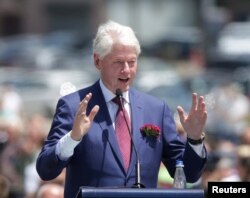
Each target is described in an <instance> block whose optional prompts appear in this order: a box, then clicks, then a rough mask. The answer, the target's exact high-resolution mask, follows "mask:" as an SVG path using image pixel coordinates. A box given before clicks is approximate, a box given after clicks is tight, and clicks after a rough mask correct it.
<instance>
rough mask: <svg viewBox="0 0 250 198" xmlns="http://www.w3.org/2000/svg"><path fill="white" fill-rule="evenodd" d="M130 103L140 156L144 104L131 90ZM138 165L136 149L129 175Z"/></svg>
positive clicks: (135, 141)
mask: <svg viewBox="0 0 250 198" xmlns="http://www.w3.org/2000/svg"><path fill="white" fill-rule="evenodd" d="M130 102H131V120H132V135H133V140H134V144H135V147H136V150H137V152H138V155H139V153H140V147H139V146H140V145H141V141H142V138H141V137H142V136H141V132H140V127H141V126H142V125H143V108H142V106H143V104H142V100H141V98H140V95H138V94H136V92H135V91H134V90H133V89H131V90H130ZM136 163H137V156H136V152H135V150H134V148H132V153H131V161H130V166H129V170H128V175H130V174H131V173H132V172H133V171H135V166H136Z"/></svg>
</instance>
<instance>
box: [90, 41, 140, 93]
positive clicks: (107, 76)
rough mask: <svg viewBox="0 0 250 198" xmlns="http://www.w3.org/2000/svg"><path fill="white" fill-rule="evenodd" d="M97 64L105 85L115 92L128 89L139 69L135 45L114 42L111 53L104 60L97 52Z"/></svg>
mask: <svg viewBox="0 0 250 198" xmlns="http://www.w3.org/2000/svg"><path fill="white" fill-rule="evenodd" d="M94 59H95V65H96V67H97V69H98V70H99V71H100V75H101V79H102V81H103V83H104V84H105V86H106V87H107V88H108V89H109V90H110V91H112V92H113V93H115V91H116V89H121V90H122V92H124V91H127V90H128V89H129V87H130V85H131V84H132V82H133V80H134V78H135V75H136V71H137V54H136V49H135V47H132V46H125V45H122V44H114V45H113V48H112V51H111V53H109V54H108V55H106V56H105V57H104V58H103V59H102V60H101V59H99V57H98V56H97V55H96V54H95V55H94Z"/></svg>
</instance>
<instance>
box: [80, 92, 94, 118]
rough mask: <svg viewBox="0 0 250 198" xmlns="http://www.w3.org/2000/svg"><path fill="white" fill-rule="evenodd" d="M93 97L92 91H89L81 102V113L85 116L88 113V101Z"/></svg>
mask: <svg viewBox="0 0 250 198" xmlns="http://www.w3.org/2000/svg"><path fill="white" fill-rule="evenodd" d="M91 97H92V93H88V94H87V95H86V96H85V98H84V99H83V100H82V101H81V102H80V107H79V110H78V112H79V114H80V115H82V116H85V115H86V109H87V106H88V103H89V101H90V99H91Z"/></svg>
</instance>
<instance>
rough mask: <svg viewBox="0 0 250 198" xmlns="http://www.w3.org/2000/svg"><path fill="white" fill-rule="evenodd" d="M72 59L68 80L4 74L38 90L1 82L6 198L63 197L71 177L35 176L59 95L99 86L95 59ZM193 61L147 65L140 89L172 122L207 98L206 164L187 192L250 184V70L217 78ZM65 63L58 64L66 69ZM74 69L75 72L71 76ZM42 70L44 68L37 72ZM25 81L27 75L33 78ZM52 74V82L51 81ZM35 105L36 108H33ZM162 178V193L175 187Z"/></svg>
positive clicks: (0, 197)
mask: <svg viewBox="0 0 250 198" xmlns="http://www.w3.org/2000/svg"><path fill="white" fill-rule="evenodd" d="M192 52H194V51H193V50H192ZM185 54H186V53H185ZM71 55H72V54H69V55H68V56H67V57H66V56H64V59H63V61H62V62H64V63H65V64H66V63H67V66H65V65H64V66H65V67H64V68H61V69H63V70H65V71H64V72H62V71H60V72H59V70H54V69H53V68H50V69H48V68H46V69H44V68H43V69H42V70H43V71H44V72H45V71H46V73H45V75H44V76H42V73H38V74H37V76H35V73H28V74H27V75H25V77H24V79H23V81H18V82H17V81H16V80H17V79H16V78H17V77H20V76H21V75H18V74H16V73H15V74H14V75H13V76H12V77H11V75H10V73H9V70H8V72H6V73H5V74H3V73H0V74H1V79H0V80H2V79H3V77H5V79H7V80H8V81H9V80H13V81H12V82H14V83H16V85H20V84H22V85H28V86H29V87H28V88H33V92H31V93H30V92H26V90H25V91H24V89H22V90H21V89H19V90H17V89H16V88H17V87H15V86H10V85H9V84H8V83H6V82H7V81H6V82H1V81H0V198H49V197H53V198H62V197H63V196H62V193H63V185H64V174H65V173H64V172H63V173H62V174H61V175H60V176H59V177H58V178H56V179H55V180H53V181H50V182H45V181H42V180H41V179H40V178H39V176H38V174H37V173H36V168H35V163H36V157H37V154H38V152H39V151H40V149H41V145H42V142H43V140H44V139H45V138H46V136H47V134H48V131H49V128H50V125H51V116H53V114H52V112H54V109H53V108H55V100H56V99H58V97H59V96H60V94H61V95H64V94H67V93H69V92H71V91H73V90H75V89H76V88H80V87H85V86H86V85H87V84H89V83H90V82H91V81H94V80H96V75H95V74H94V72H93V71H92V70H93V68H94V67H93V68H92V67H91V64H90V62H89V59H86V60H85V61H83V62H82V61H79V62H78V61H72V59H74V58H75V57H74V58H72V59H70V60H68V59H67V58H69V57H70V56H71ZM151 55H152V54H151ZM188 57H189V58H190V59H189V60H187V59H186V60H180V61H178V62H175V63H173V62H171V61H170V62H166V61H165V60H164V61H163V60H162V59H158V58H159V57H158V58H156V57H154V58H153V57H150V56H148V57H145V56H144V57H141V59H140V60H139V65H140V66H139V70H140V71H138V76H137V77H138V78H137V79H136V82H135V83H136V86H137V87H138V88H139V89H141V90H142V91H146V92H148V93H150V94H152V95H155V96H156V97H159V98H162V99H164V100H166V102H167V103H168V104H169V106H170V109H171V110H173V113H174V114H175V109H176V106H177V105H182V106H184V108H185V109H186V110H187V111H188V108H189V106H188V105H190V104H191V93H192V92H198V94H201V95H204V97H205V100H206V104H207V111H208V120H207V125H206V129H205V131H206V139H205V144H206V148H207V152H208V163H207V166H206V168H205V171H204V173H203V175H202V177H201V178H200V180H199V181H198V182H196V183H194V184H188V188H204V189H205V190H206V189H207V184H208V182H209V181H250V78H249V72H250V69H249V67H246V68H245V70H238V72H235V71H232V70H230V71H229V73H228V71H227V72H218V71H215V72H212V73H209V72H211V71H208V69H207V68H204V65H203V61H204V60H203V58H202V56H201V54H200V53H198V51H195V53H191V54H189V55H188ZM78 58H80V57H78ZM67 60H68V61H67ZM74 60H78V59H74ZM79 60H80V59H79ZM62 62H60V61H59V62H57V63H58V65H61V63H62ZM180 65H181V66H180ZM82 66H85V67H84V68H83V67H82ZM9 67H12V66H9ZM72 67H74V72H73V73H70V72H69V71H71V70H72ZM88 68H90V69H88ZM12 69H15V68H14V67H13V68H12ZM19 69H20V68H19ZM36 69H38V70H39V69H41V68H32V69H31V70H32V71H33V70H36ZM47 69H48V70H47ZM75 69H76V70H75ZM239 71H241V72H239ZM23 73H27V70H25V71H23ZM52 73H53V75H52V76H50V78H49V77H48V74H52ZM228 74H230V77H228ZM236 74H237V75H236ZM29 76H32V77H33V79H32V80H34V79H36V80H38V79H41V80H42V81H41V82H42V83H44V84H36V86H35V85H34V83H33V84H32V83H31V82H33V81H27V78H28V77H29ZM232 76H233V77H234V78H232ZM38 77H40V78H38ZM45 77H46V78H45ZM66 77H67V80H72V81H75V82H73V84H71V83H70V82H67V83H66V84H65V83H64V86H61V90H60V85H61V84H62V82H63V81H64V80H65V78H66ZM156 77H157V78H156ZM49 79H51V80H52V81H51V83H50V84H51V85H53V89H52V88H51V89H48V87H50V86H47V84H46V83H47V82H43V80H44V81H49ZM25 80H26V81H25ZM78 82H79V83H78ZM30 83H31V84H30ZM39 83H40V82H39ZM54 85H56V87H54ZM57 85H58V86H57ZM74 85H77V86H76V87H75V86H74ZM32 86H33V87H32ZM27 90H28V89H27ZM34 91H36V92H34ZM59 92H61V93H59ZM28 93H29V94H28ZM45 96H46V97H45ZM31 98H33V100H30V99H31ZM38 100H39V101H38ZM37 101H38V102H37ZM36 105H40V107H39V108H38V106H36ZM44 105H46V106H44ZM48 106H49V107H50V109H48V108H47V107H48ZM51 108H52V109H51ZM27 109H29V110H31V109H32V110H35V109H36V110H37V109H39V110H41V109H43V110H44V111H48V112H47V113H45V112H44V111H43V112H41V111H29V113H27ZM178 119H179V118H178V117H176V124H177V128H178V132H179V133H180V134H181V135H183V136H185V133H184V131H183V129H182V128H181V127H180V123H179V121H178ZM158 178H159V183H158V184H159V185H158V186H159V188H171V187H172V182H173V180H172V178H170V176H169V174H168V172H167V171H166V169H165V168H164V167H163V166H162V167H161V168H160V171H159V177H158ZM48 193H54V194H52V195H49V194H48Z"/></svg>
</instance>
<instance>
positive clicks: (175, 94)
mask: <svg viewBox="0 0 250 198" xmlns="http://www.w3.org/2000/svg"><path fill="white" fill-rule="evenodd" d="M249 13H250V1H249V0H241V1H235V0H154V1H153V0H151V1H150V0H71V1H67V0H1V1H0V160H1V161H0V197H3V198H5V197H14V198H23V197H26V198H33V197H35V195H36V191H37V190H38V189H39V187H40V185H42V184H43V183H44V181H40V179H39V177H38V176H37V174H36V171H35V168H34V166H35V160H36V156H37V153H38V152H39V151H40V148H41V143H42V140H43V139H44V138H45V137H46V135H47V133H48V131H49V128H50V124H51V121H52V116H53V114H54V110H55V107H56V103H57V100H58V99H59V97H61V96H63V95H65V94H68V93H70V92H72V91H75V90H77V89H80V88H83V87H86V86H88V85H90V84H92V83H93V82H95V81H96V80H97V79H98V72H97V71H96V70H95V67H94V64H93V61H92V40H93V38H94V36H95V33H96V30H97V27H98V25H99V24H100V23H103V22H105V21H106V20H109V19H111V20H114V21H117V22H119V23H122V24H124V25H129V26H131V27H132V28H133V29H134V30H135V32H136V34H137V36H138V38H139V40H140V43H141V47H142V54H141V56H140V58H139V71H138V75H137V79H136V81H135V83H134V86H136V87H137V88H138V89H140V90H142V91H145V92H148V93H150V94H152V95H155V96H157V97H158V98H161V99H163V100H165V101H166V102H167V103H168V105H169V107H170V109H171V110H172V112H173V114H174V116H175V118H176V124H177V127H178V132H179V133H180V134H181V135H183V136H185V133H184V132H183V129H182V127H181V126H180V123H179V121H178V117H177V115H176V107H177V105H182V106H183V107H184V108H185V110H186V111H188V110H189V108H190V105H191V94H192V92H197V93H198V94H201V95H203V96H204V97H205V100H206V103H207V110H208V121H207V125H206V129H205V131H206V142H205V144H206V145H207V151H208V155H209V160H208V164H207V167H206V169H205V172H204V174H203V176H202V178H201V179H200V180H199V181H198V182H197V183H195V184H189V188H200V187H202V188H204V189H206V187H207V182H208V181H250V14H249ZM63 174H64V173H62V176H61V177H58V178H57V179H55V181H52V182H56V183H59V184H61V185H63V182H64V181H63ZM171 186H172V180H171V178H169V176H168V173H167V172H166V169H165V168H161V169H160V172H159V187H160V188H169V187H171ZM5 194H6V196H5Z"/></svg>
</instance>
